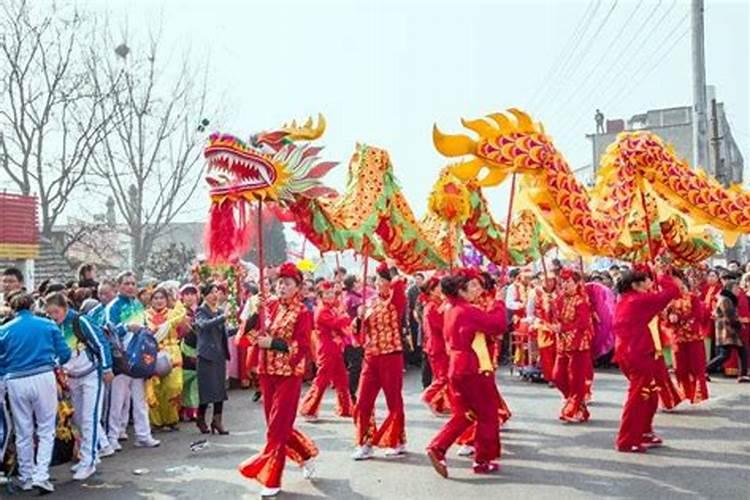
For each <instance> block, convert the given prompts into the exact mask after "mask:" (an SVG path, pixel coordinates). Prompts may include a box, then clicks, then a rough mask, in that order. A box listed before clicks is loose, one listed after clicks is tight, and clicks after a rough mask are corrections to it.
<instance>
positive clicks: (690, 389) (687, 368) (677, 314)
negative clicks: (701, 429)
mask: <svg viewBox="0 0 750 500" xmlns="http://www.w3.org/2000/svg"><path fill="white" fill-rule="evenodd" d="M704 314H705V311H704V310H703V303H702V302H701V299H700V297H698V296H697V295H695V294H692V293H690V289H689V288H688V284H687V282H686V280H681V282H680V296H679V297H677V298H676V299H674V300H673V301H672V302H670V303H669V305H668V306H667V309H666V311H665V314H664V316H665V321H664V325H665V327H666V328H668V329H669V330H670V331H671V334H672V341H673V346H674V364H675V377H676V378H677V384H678V385H679V388H680V390H681V391H682V392H683V393H684V394H685V397H686V398H687V399H689V400H690V402H691V403H692V404H698V403H700V402H702V401H705V400H706V399H708V384H706V348H705V345H704V343H703V335H702V334H701V331H700V325H701V321H702V320H703V317H704Z"/></svg>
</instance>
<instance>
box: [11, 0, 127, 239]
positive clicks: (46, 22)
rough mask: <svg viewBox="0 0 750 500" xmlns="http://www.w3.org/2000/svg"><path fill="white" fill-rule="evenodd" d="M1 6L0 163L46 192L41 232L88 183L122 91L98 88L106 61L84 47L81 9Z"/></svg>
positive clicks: (14, 177) (19, 0)
mask: <svg viewBox="0 0 750 500" xmlns="http://www.w3.org/2000/svg"><path fill="white" fill-rule="evenodd" d="M46 7H47V9H46V10H45V13H44V14H43V15H42V13H41V12H39V10H40V9H38V8H32V7H31V5H30V2H26V1H25V0H8V1H5V2H2V7H0V168H2V172H3V173H4V174H5V175H6V176H7V177H9V178H10V180H11V181H12V183H13V184H15V185H16V187H17V188H18V190H19V191H20V192H21V193H23V194H26V195H28V194H36V195H37V196H38V197H39V204H40V211H41V230H42V234H43V235H45V236H48V237H51V236H52V232H53V226H54V225H55V223H56V222H57V221H58V218H59V217H60V215H61V214H62V213H63V211H64V210H65V208H66V206H67V205H68V203H69V202H70V200H71V199H74V195H75V194H76V193H77V192H78V189H79V188H80V187H81V183H82V181H83V179H84V177H85V176H86V174H87V170H88V167H89V164H90V163H91V159H92V153H93V151H94V149H96V147H97V145H98V144H99V143H100V142H101V141H102V139H103V138H104V136H106V134H107V132H108V131H109V127H110V124H111V122H112V116H113V114H112V109H111V108H109V109H108V108H107V103H108V102H109V101H111V96H112V93H113V90H114V88H115V85H114V83H115V82H111V83H112V85H109V86H102V87H101V88H99V89H97V90H98V91H97V92H94V90H95V89H94V86H93V84H92V80H91V78H90V75H92V74H95V73H96V71H95V68H96V67H97V66H98V65H99V62H100V60H99V58H98V57H97V56H96V53H95V52H94V51H93V50H85V48H84V47H85V46H86V45H87V43H85V41H84V40H83V38H84V37H85V36H86V34H87V33H89V31H88V28H89V27H90V26H91V24H90V23H89V21H91V19H87V18H85V17H84V16H82V15H81V14H80V13H79V12H78V11H77V10H76V9H75V8H58V7H56V6H55V5H53V6H51V7H50V6H49V5H47V6H46Z"/></svg>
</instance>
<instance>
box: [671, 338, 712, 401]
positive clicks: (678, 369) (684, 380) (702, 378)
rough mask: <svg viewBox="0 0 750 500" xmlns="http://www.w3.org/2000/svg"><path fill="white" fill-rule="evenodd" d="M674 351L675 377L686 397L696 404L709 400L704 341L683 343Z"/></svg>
mask: <svg viewBox="0 0 750 500" xmlns="http://www.w3.org/2000/svg"><path fill="white" fill-rule="evenodd" d="M676 347H677V348H676V349H675V351H674V363H675V369H674V371H675V377H676V378H677V384H678V385H679V387H680V389H681V390H682V392H683V393H684V394H685V397H686V398H688V399H689V400H690V402H691V403H693V404H696V403H700V402H701V401H705V400H707V399H708V384H706V346H705V344H704V342H703V340H694V341H692V342H682V343H679V344H677V345H676Z"/></svg>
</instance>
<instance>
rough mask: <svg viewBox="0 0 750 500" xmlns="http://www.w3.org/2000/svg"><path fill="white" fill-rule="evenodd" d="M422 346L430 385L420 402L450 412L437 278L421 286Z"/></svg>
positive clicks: (441, 412)
mask: <svg viewBox="0 0 750 500" xmlns="http://www.w3.org/2000/svg"><path fill="white" fill-rule="evenodd" d="M421 300H422V303H423V304H424V309H423V313H422V332H423V340H422V348H423V349H424V352H425V354H427V359H428V361H429V363H430V368H431V369H432V384H430V386H429V387H427V388H426V389H425V390H424V392H423V393H422V401H424V402H425V403H426V404H427V406H428V407H429V408H430V410H431V411H432V413H434V414H436V415H444V414H450V413H451V406H450V399H449V396H448V352H447V351H446V348H445V338H444V337H443V310H444V301H443V293H442V291H441V290H440V279H439V278H438V277H437V276H433V277H431V278H430V279H429V280H427V281H426V282H425V283H424V284H423V285H422V299H421Z"/></svg>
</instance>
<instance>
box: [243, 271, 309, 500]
mask: <svg viewBox="0 0 750 500" xmlns="http://www.w3.org/2000/svg"><path fill="white" fill-rule="evenodd" d="M278 276H279V284H278V294H279V297H278V300H277V301H275V302H274V303H272V304H269V307H268V320H269V321H268V327H267V329H266V332H265V335H262V334H261V336H259V337H257V339H256V340H255V344H254V345H253V352H252V358H251V359H252V363H253V365H254V366H256V367H257V373H258V376H259V379H260V387H261V391H262V392H263V409H264V412H265V416H266V423H267V431H266V446H265V447H264V448H263V450H261V452H260V453H258V454H257V455H255V456H253V457H251V458H249V459H247V460H245V461H244V462H243V463H242V464H240V467H239V469H240V473H241V474H242V475H243V476H245V477H248V478H251V479H255V480H256V481H258V482H259V483H261V484H262V485H263V486H264V488H263V490H262V491H261V496H274V495H276V494H278V493H279V491H280V490H281V476H282V474H283V472H284V464H285V462H286V458H287V457H289V458H291V459H292V460H294V461H295V462H297V463H298V464H299V465H300V466H301V467H302V472H303V475H304V477H305V478H307V479H309V478H311V477H312V475H313V472H314V463H313V462H312V458H313V457H315V456H317V454H318V450H317V448H316V447H315V443H313V441H312V440H311V439H310V438H309V437H307V436H305V435H304V434H303V433H301V432H299V431H298V430H297V429H295V428H294V419H295V416H296V414H297V404H298V402H299V397H300V392H301V389H302V375H303V374H304V372H305V356H306V354H307V353H308V350H309V342H310V332H311V330H312V326H313V319H312V314H311V313H310V312H309V311H308V310H307V308H306V307H305V305H304V304H303V302H302V297H301V296H300V285H301V284H302V273H300V271H299V270H298V269H297V267H296V266H295V265H294V264H291V263H286V264H284V265H282V266H281V267H280V268H279V271H278ZM262 320H263V319H261V321H262Z"/></svg>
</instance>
